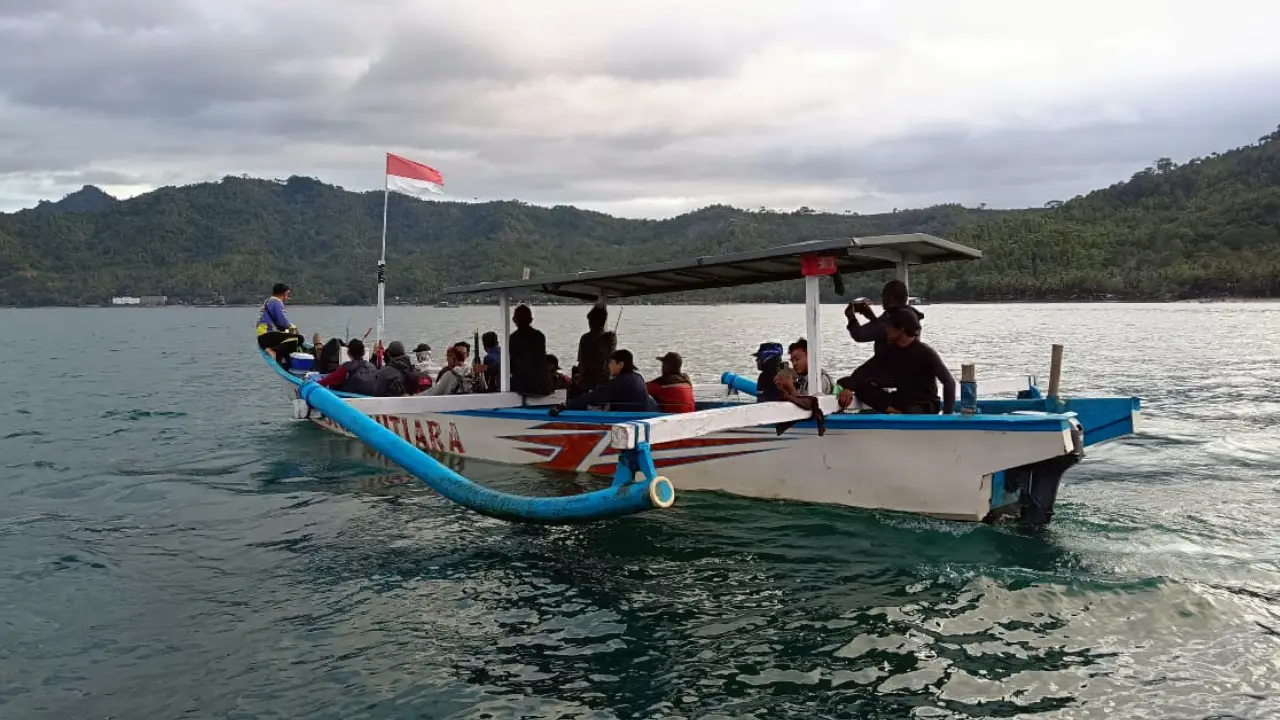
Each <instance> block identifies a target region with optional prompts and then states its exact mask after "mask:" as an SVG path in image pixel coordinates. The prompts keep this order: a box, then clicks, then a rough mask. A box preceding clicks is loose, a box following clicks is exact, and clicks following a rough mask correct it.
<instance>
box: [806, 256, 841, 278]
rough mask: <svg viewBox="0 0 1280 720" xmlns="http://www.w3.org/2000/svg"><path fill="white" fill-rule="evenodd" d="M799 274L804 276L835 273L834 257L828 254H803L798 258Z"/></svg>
mask: <svg viewBox="0 0 1280 720" xmlns="http://www.w3.org/2000/svg"><path fill="white" fill-rule="evenodd" d="M800 274H801V275H803V276H805V277H810V276H812V275H835V274H836V259H835V258H834V257H832V256H830V255H804V256H802V257H801V258H800Z"/></svg>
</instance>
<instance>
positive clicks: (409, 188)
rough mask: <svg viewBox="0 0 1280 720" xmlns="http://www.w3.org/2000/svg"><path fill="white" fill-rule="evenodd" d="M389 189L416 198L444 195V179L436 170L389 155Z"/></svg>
mask: <svg viewBox="0 0 1280 720" xmlns="http://www.w3.org/2000/svg"><path fill="white" fill-rule="evenodd" d="M387 189H388V190H392V191H394V192H398V193H404V194H405V195H412V196H414V197H425V196H426V195H429V194H432V193H434V194H436V195H443V194H444V177H443V176H441V175H440V173H438V172H436V170H435V169H434V168H430V167H427V166H426V165H423V164H422V163H416V162H414V161H412V160H406V159H405V158H402V157H400V156H399V155H392V154H391V153H387Z"/></svg>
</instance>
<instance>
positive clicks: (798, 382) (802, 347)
mask: <svg viewBox="0 0 1280 720" xmlns="http://www.w3.org/2000/svg"><path fill="white" fill-rule="evenodd" d="M787 353H788V354H789V355H790V356H791V367H792V368H794V369H795V371H796V377H795V390H796V394H797V395H801V396H803V395H830V394H831V393H833V392H835V387H836V384H835V383H834V382H833V381H832V380H831V375H829V374H828V373H827V371H826V370H823V371H822V381H821V383H820V384H819V386H818V388H817V390H814V389H812V388H811V384H810V382H809V341H808V340H805V339H804V338H800V339H799V340H796V341H795V342H793V343H791V346H790V347H788V348H787Z"/></svg>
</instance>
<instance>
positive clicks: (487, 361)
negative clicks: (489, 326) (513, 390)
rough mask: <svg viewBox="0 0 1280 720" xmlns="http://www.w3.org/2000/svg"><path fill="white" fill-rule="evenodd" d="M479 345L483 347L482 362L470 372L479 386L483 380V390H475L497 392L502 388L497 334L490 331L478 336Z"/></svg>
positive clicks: (500, 359)
mask: <svg viewBox="0 0 1280 720" xmlns="http://www.w3.org/2000/svg"><path fill="white" fill-rule="evenodd" d="M480 344H481V345H482V346H483V347H484V360H482V361H481V362H479V363H478V364H476V366H475V367H474V368H472V369H471V372H473V373H474V374H475V377H476V382H477V383H478V384H480V379H481V378H483V379H484V382H483V383H482V384H483V385H484V387H483V388H477V390H476V392H498V391H499V390H500V389H501V388H502V376H501V374H500V373H501V372H502V368H501V365H502V347H501V346H499V345H498V333H496V332H493V331H492V330H490V331H489V332H487V333H485V334H484V335H481V336H480Z"/></svg>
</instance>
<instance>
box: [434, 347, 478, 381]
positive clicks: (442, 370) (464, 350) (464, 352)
mask: <svg viewBox="0 0 1280 720" xmlns="http://www.w3.org/2000/svg"><path fill="white" fill-rule="evenodd" d="M450 347H456V348H462V355H463V357H468V358H469V357H471V343H469V342H467V341H466V340H461V341H459V342H456V343H454V344H453V345H451V346H450ZM448 357H449V353H448V351H445V359H448ZM448 369H449V368H448V367H442V368H440V372H438V373H436V382H440V378H442V377H444V373H445V371H446V370H448Z"/></svg>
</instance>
